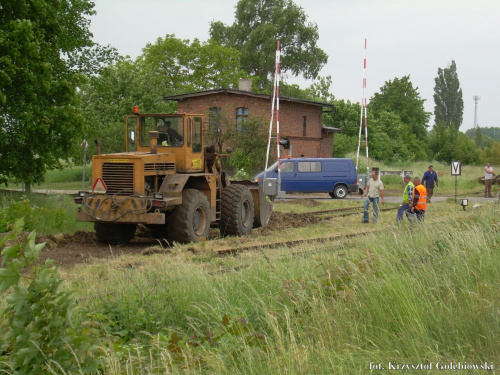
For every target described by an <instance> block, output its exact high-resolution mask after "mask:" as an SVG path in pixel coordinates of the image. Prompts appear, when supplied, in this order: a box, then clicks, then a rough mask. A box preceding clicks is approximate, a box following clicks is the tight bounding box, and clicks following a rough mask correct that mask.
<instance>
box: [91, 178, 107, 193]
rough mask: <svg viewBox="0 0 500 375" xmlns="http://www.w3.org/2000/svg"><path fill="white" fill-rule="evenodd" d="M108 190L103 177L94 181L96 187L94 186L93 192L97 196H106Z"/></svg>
mask: <svg viewBox="0 0 500 375" xmlns="http://www.w3.org/2000/svg"><path fill="white" fill-rule="evenodd" d="M107 190H108V188H107V186H106V184H105V183H104V180H103V179H102V177H97V178H96V179H95V181H94V185H93V186H92V192H93V193H97V194H106V191H107Z"/></svg>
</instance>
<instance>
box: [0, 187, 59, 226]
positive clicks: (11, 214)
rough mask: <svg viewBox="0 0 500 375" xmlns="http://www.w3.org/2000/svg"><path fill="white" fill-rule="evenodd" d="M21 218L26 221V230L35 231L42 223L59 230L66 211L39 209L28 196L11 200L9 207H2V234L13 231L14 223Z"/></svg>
mask: <svg viewBox="0 0 500 375" xmlns="http://www.w3.org/2000/svg"><path fill="white" fill-rule="evenodd" d="M20 218H23V219H24V230H28V231H30V230H34V229H35V227H36V226H38V225H39V224H40V223H43V225H44V226H46V227H50V228H52V229H55V230H59V229H61V227H62V226H63V223H64V219H65V218H66V211H65V210H64V209H62V208H58V207H53V208H46V207H38V206H37V205H36V204H32V202H31V201H30V199H29V198H28V197H26V196H23V197H21V198H20V199H19V200H10V201H9V202H8V203H7V205H4V206H1V207H0V233H4V232H7V231H10V230H12V227H13V225H14V223H15V222H16V221H17V220H18V219H20Z"/></svg>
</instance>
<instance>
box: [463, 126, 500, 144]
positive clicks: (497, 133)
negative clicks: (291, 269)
mask: <svg viewBox="0 0 500 375" xmlns="http://www.w3.org/2000/svg"><path fill="white" fill-rule="evenodd" d="M478 131H479V132H480V133H481V134H482V135H483V136H484V137H487V138H491V139H494V140H497V141H500V128H497V127H490V128H483V127H480V126H479V127H478V128H477V129H474V128H473V129H468V130H467V131H466V132H465V134H467V136H468V137H469V138H475V137H476V134H477V132H478Z"/></svg>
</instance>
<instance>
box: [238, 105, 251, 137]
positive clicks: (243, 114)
mask: <svg viewBox="0 0 500 375" xmlns="http://www.w3.org/2000/svg"><path fill="white" fill-rule="evenodd" d="M247 121H248V108H244V107H239V108H236V130H237V131H239V132H240V131H242V130H243V125H244V124H246V122H247Z"/></svg>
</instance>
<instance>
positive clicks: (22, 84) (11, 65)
mask: <svg viewBox="0 0 500 375" xmlns="http://www.w3.org/2000/svg"><path fill="white" fill-rule="evenodd" d="M1 6H2V9H1V13H0V87H1V88H2V89H1V90H0V128H1V129H2V136H1V137H0V150H1V151H0V180H5V179H7V178H15V179H17V180H19V181H25V182H27V183H34V182H38V181H40V180H41V179H42V177H43V174H44V172H45V171H46V170H47V168H54V167H57V166H59V165H60V163H61V160H68V159H69V158H70V157H71V151H72V150H73V145H74V144H76V142H78V141H77V140H78V138H79V137H80V135H81V134H82V132H83V117H82V115H81V111H80V109H79V107H78V97H77V87H78V86H81V85H82V83H83V82H84V78H85V77H84V76H83V75H82V74H79V73H77V72H75V71H74V70H73V68H74V67H73V66H70V65H71V63H70V62H69V59H70V57H72V56H73V55H75V54H77V53H78V52H79V51H81V50H82V49H84V48H86V47H89V46H91V45H92V42H91V39H90V38H91V34H90V31H89V24H90V20H89V19H88V17H89V16H90V15H92V14H94V11H93V6H94V4H93V3H92V2H91V1H89V0H76V1H68V0H60V1H56V2H54V1H47V0H33V1H29V2H26V1H19V0H3V1H2V5H1Z"/></svg>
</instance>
